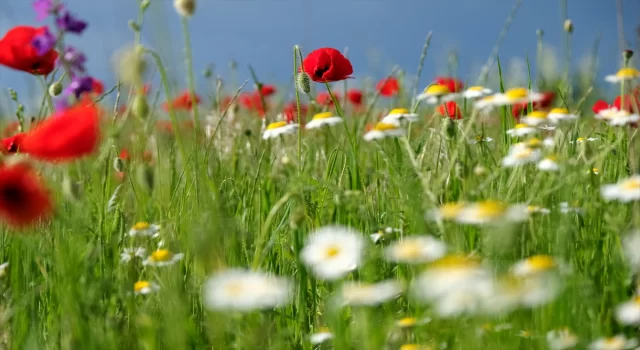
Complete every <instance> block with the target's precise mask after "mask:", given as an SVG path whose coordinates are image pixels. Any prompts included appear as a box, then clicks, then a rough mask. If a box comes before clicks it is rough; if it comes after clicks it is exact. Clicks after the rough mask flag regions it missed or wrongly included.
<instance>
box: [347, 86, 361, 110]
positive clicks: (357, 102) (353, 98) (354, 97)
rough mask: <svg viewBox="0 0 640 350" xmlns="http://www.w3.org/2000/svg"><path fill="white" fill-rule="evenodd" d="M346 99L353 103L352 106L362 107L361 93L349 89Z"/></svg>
mask: <svg viewBox="0 0 640 350" xmlns="http://www.w3.org/2000/svg"><path fill="white" fill-rule="evenodd" d="M347 99H348V100H349V102H351V103H353V105H354V106H361V105H362V91H360V90H358V89H350V90H349V91H347Z"/></svg>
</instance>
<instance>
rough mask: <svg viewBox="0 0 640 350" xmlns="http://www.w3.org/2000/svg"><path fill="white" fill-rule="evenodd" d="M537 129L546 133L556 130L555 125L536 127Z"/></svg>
mask: <svg viewBox="0 0 640 350" xmlns="http://www.w3.org/2000/svg"><path fill="white" fill-rule="evenodd" d="M538 129H540V130H547V131H553V130H555V129H556V126H555V125H548V124H542V125H539V126H538Z"/></svg>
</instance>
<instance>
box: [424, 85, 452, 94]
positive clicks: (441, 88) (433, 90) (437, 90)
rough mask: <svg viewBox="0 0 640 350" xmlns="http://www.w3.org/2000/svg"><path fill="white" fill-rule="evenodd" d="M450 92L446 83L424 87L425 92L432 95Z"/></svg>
mask: <svg viewBox="0 0 640 350" xmlns="http://www.w3.org/2000/svg"><path fill="white" fill-rule="evenodd" d="M449 92H450V91H449V88H448V87H447V86H446V85H441V84H433V85H430V86H428V87H427V88H426V89H424V93H425V94H430V95H444V94H448V93H449Z"/></svg>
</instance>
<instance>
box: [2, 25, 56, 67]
mask: <svg viewBox="0 0 640 350" xmlns="http://www.w3.org/2000/svg"><path fill="white" fill-rule="evenodd" d="M46 31H47V27H40V28H35V27H29V26H17V27H13V28H12V29H10V30H9V31H8V32H7V34H5V36H4V37H3V38H2V39H0V65H3V66H6V67H9V68H12V69H15V70H19V71H23V72H27V73H31V74H33V75H48V74H49V73H51V72H52V71H53V69H54V67H55V63H56V60H57V59H58V52H57V51H56V50H54V49H51V50H49V51H47V52H46V53H44V54H43V55H38V51H37V50H36V48H35V47H34V46H33V40H34V38H35V37H36V36H38V35H41V34H43V33H45V32H46Z"/></svg>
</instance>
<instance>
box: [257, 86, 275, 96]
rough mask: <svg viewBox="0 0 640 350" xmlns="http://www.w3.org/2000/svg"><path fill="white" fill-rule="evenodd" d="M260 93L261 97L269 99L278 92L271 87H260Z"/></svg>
mask: <svg viewBox="0 0 640 350" xmlns="http://www.w3.org/2000/svg"><path fill="white" fill-rule="evenodd" d="M260 91H261V92H262V96H264V97H269V96H271V95H273V94H275V93H276V92H278V90H277V89H276V87H275V86H273V85H262V89H260Z"/></svg>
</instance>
